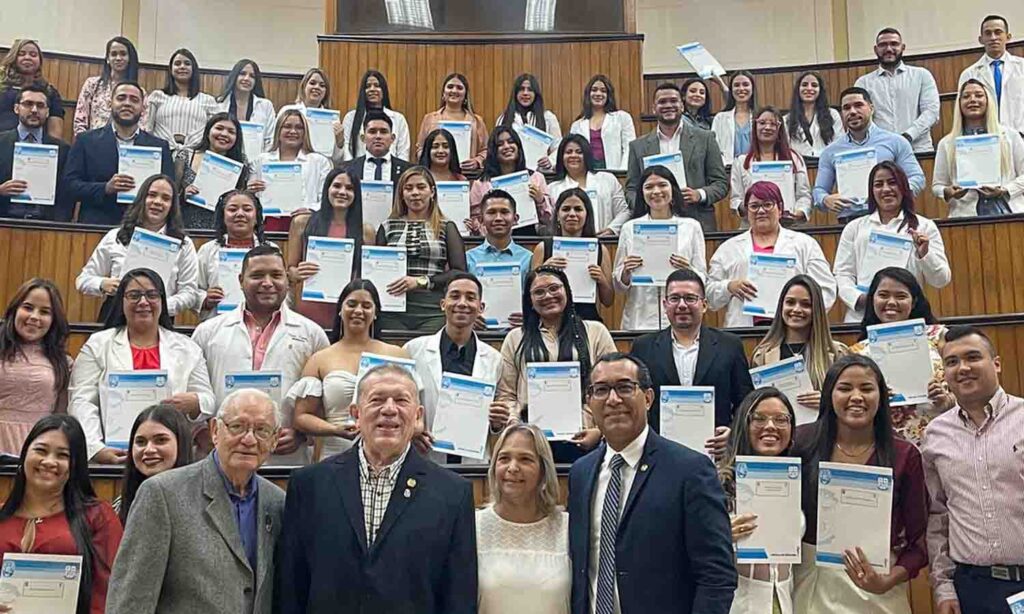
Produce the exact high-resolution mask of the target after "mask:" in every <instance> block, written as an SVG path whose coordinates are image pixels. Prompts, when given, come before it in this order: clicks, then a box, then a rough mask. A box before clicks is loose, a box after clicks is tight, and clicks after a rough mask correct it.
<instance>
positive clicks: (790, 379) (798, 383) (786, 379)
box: [750, 356, 818, 424]
mask: <svg viewBox="0 0 1024 614" xmlns="http://www.w3.org/2000/svg"><path fill="white" fill-rule="evenodd" d="M750 379H751V381H753V382H754V388H767V387H768V386H773V387H775V388H778V390H779V392H781V393H782V394H784V395H786V398H787V399H789V404H790V405H792V406H793V413H795V414H796V423H797V424H806V423H808V422H814V421H815V420H817V419H818V412H816V411H814V410H811V409H807V408H806V407H804V406H803V405H801V404H800V403H797V400H796V398H797V396H799V395H801V394H803V393H805V392H814V384H812V383H811V376H810V374H808V373H807V366H806V365H805V364H804V357H803V356H790V357H789V358H787V359H785V360H780V361H779V362H776V363H774V364H770V365H765V366H763V367H757V368H755V369H751V370H750Z"/></svg>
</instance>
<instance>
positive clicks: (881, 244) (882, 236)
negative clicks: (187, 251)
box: [857, 230, 914, 294]
mask: <svg viewBox="0 0 1024 614" xmlns="http://www.w3.org/2000/svg"><path fill="white" fill-rule="evenodd" d="M913 253H914V238H913V237H911V236H909V235H902V234H897V233H894V232H885V231H884V230H872V231H871V235H870V236H869V237H868V248H867V250H866V251H865V252H864V258H863V259H862V260H861V261H860V264H859V265H858V266H857V289H858V290H860V291H861V292H864V293H865V294H866V293H867V291H868V288H870V287H871V280H872V279H874V278H875V273H877V272H879V271H881V270H882V269H884V268H886V267H890V266H898V267H901V268H904V269H905V268H907V264H909V263H910V256H911V254H913Z"/></svg>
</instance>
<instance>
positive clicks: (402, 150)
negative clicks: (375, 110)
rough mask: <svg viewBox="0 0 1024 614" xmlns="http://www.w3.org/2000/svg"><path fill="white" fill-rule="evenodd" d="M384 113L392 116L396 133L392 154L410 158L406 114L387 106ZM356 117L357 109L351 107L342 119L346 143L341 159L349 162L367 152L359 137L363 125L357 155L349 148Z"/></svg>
mask: <svg viewBox="0 0 1024 614" xmlns="http://www.w3.org/2000/svg"><path fill="white" fill-rule="evenodd" d="M384 114H385V115H387V116H388V117H390V118H391V123H392V127H391V132H393V133H394V135H395V140H394V142H392V143H391V150H390V153H391V155H394V156H398V157H399V158H401V159H403V160H409V145H410V142H411V141H410V140H409V122H407V121H405V116H404V115H402V114H401V113H399V112H398V111H393V110H391V109H388V108H386V107H385V108H384ZM355 117H356V110H355V109H350V110H349V112H348V113H345V117H343V118H342V120H341V133H342V134H343V135H345V145H344V146H342V147H341V151H340V152H339V154H340V159H341V161H345V162H347V161H349V160H352V159H354V158H358V157H359V156H361V155H363V154H365V153H366V143H364V142H363V140H362V139H361V138H359V137H361V136H363V127H362V126H360V127H359V134H358V136H356V155H355V156H353V155H352V151H351V150H350V149H349V145H348V139H349V138H350V136H349V135H351V134H352V122H353V121H355ZM363 119H364V120H365V119H366V117H365V116H364V117H363ZM336 157H337V156H336ZM372 176H373V175H371V177H372Z"/></svg>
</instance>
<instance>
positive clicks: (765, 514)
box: [735, 456, 803, 563]
mask: <svg viewBox="0 0 1024 614" xmlns="http://www.w3.org/2000/svg"><path fill="white" fill-rule="evenodd" d="M735 473H736V514H737V515H741V514H757V520H756V521H755V522H756V523H757V528H756V529H754V532H753V533H751V534H750V535H747V536H746V537H744V538H742V539H740V541H739V542H737V544H736V562H737V563H799V562H800V539H801V538H802V537H803V531H802V530H801V529H802V525H803V513H802V512H801V511H800V459H799V458H792V457H786V456H775V457H771V456H737V457H736V464H735Z"/></svg>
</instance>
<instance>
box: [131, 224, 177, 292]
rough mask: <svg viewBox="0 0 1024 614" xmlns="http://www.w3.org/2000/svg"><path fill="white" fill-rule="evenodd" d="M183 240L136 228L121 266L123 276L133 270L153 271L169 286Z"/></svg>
mask: <svg viewBox="0 0 1024 614" xmlns="http://www.w3.org/2000/svg"><path fill="white" fill-rule="evenodd" d="M180 249H181V239H177V238H175V237H168V236H167V235H162V234H160V233H156V232H151V231H149V230H146V229H145V228H140V227H138V226H136V227H135V231H134V232H133V233H132V240H131V241H130V242H129V243H128V250H127V253H126V254H125V257H124V264H123V265H122V266H121V275H124V274H125V273H127V272H128V271H131V270H132V269H140V268H146V269H152V270H153V271H155V272H156V273H157V274H158V275H160V279H162V280H163V282H164V286H169V285H170V283H171V280H172V279H173V277H172V275H173V273H174V265H175V264H176V263H177V261H178V251H179V250H180Z"/></svg>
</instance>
